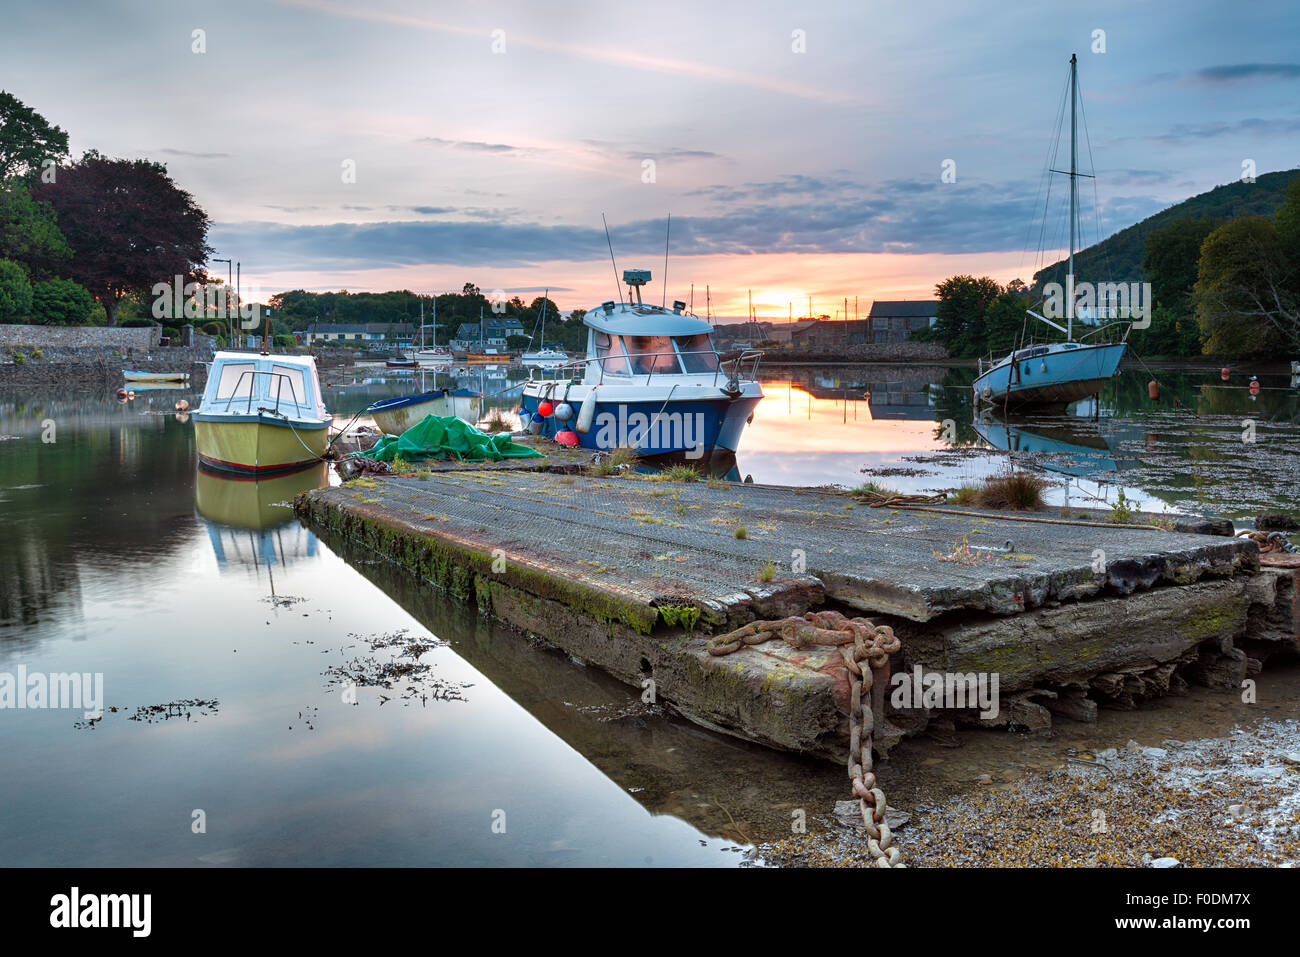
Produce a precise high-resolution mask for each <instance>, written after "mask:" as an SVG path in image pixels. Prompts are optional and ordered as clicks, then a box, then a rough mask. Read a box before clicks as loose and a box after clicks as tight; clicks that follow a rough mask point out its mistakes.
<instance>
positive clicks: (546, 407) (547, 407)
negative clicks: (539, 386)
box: [537, 402, 555, 418]
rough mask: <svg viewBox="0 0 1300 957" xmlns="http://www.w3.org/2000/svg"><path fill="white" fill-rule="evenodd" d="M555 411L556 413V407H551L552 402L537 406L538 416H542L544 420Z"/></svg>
mask: <svg viewBox="0 0 1300 957" xmlns="http://www.w3.org/2000/svg"><path fill="white" fill-rule="evenodd" d="M554 411H555V406H553V405H551V403H550V402H539V403H538V404H537V414H538V415H540V416H541V417H542V418H546V417H547V416H549V415H550V414H551V413H552V412H554Z"/></svg>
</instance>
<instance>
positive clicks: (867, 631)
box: [708, 611, 906, 867]
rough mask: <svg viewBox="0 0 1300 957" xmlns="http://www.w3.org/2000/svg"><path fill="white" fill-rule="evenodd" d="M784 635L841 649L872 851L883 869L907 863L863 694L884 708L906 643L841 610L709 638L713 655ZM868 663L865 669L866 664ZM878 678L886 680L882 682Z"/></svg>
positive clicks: (857, 793) (853, 754) (793, 642)
mask: <svg viewBox="0 0 1300 957" xmlns="http://www.w3.org/2000/svg"><path fill="white" fill-rule="evenodd" d="M775 638H779V639H781V640H782V641H784V642H785V643H786V644H788V645H790V646H792V647H794V648H807V647H809V646H810V645H828V646H835V647H838V648H839V652H840V656H841V657H842V658H843V659H844V668H845V671H846V673H847V675H848V679H849V759H848V771H849V779H850V781H851V782H852V787H853V796H854V797H856V798H857V799H858V808H859V810H860V811H861V812H862V823H863V824H864V825H865V826H866V829H867V849H868V851H870V853H871V857H872V859H873V860H874V861H875V863H876V865H877V866H878V867H905V866H906V865H904V864H903V863H902V853H901V852H900V851H899V849H898V848H897V847H895V846H894V835H893V833H892V832H891V831H890V829H889V825H888V824H887V823H886V822H885V807H886V802H885V792H884V791H883V790H881V789H880V788H879V787H878V786H877V782H876V775H875V771H874V763H873V759H872V755H871V746H872V734H873V732H874V731H875V710H874V709H873V708H872V707H866V708H864V707H863V706H862V696H863V692H864V691H865V692H867V693H868V694H871V695H874V696H875V698H874V700H875V701H876V702H878V703H879V704H880V705H881V706H882V708H883V703H884V698H883V695H884V690H885V682H884V678H885V674H884V672H885V671H886V670H887V669H888V667H889V656H890V655H892V654H893V653H894V652H896V651H898V649H899V647H901V644H900V642H899V640H898V638H897V636H896V635H895V634H894V630H893V629H892V628H890V627H889V626H888V625H873V624H872V623H871V622H870V621H868V620H867V619H865V618H845V617H844V616H843V615H841V614H840V613H839V612H837V611H814V612H809V613H808V614H807V615H806V616H803V617H798V616H791V617H789V618H783V619H781V620H779V621H754V622H750V623H749V624H748V625H745V626H744V627H743V628H738V629H736V630H735V631H733V632H730V633H728V634H725V635H719V636H716V637H713V638H710V639H709V642H708V650H709V654H711V655H715V656H722V655H729V654H731V653H732V652H735V651H739V650H740V649H741V648H743V647H746V646H751V645H758V644H762V643H763V642H765V641H771V640H772V639H775ZM864 661H865V662H866V663H867V667H866V668H865V669H864V668H863V667H862V662H864ZM877 677H879V678H880V679H881V680H880V681H877V680H876V678H877Z"/></svg>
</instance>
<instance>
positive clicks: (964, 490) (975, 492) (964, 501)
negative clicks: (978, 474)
mask: <svg viewBox="0 0 1300 957" xmlns="http://www.w3.org/2000/svg"><path fill="white" fill-rule="evenodd" d="M979 493H980V490H979V486H978V485H970V484H966V485H962V486H961V487H960V488H957V489H953V490H952V491H951V492H949V493H948V501H949V502H950V503H951V504H953V505H974V504H975V500H976V499H977V498H978V497H979Z"/></svg>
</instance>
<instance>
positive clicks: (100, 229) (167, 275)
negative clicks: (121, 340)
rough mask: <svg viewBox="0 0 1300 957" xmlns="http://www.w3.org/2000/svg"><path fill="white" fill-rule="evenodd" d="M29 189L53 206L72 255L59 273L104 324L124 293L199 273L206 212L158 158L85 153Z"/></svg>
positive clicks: (147, 291)
mask: <svg viewBox="0 0 1300 957" xmlns="http://www.w3.org/2000/svg"><path fill="white" fill-rule="evenodd" d="M33 195H34V196H35V198H36V199H38V200H41V201H45V202H49V203H50V204H51V205H52V206H53V207H54V209H55V212H56V213H57V214H58V217H59V228H60V229H61V230H62V231H63V235H64V236H65V237H66V238H67V240H68V243H69V244H70V245H71V246H72V249H73V253H74V255H73V258H72V261H71V262H70V263H69V264H68V266H67V268H66V269H65V272H66V273H67V274H68V276H69V277H70V278H72V279H75V280H77V281H78V282H80V283H81V284H82V285H83V286H85V287H86V288H87V289H89V290H90V292H91V294H92V295H94V297H95V298H96V299H97V300H99V302H100V303H102V304H103V306H104V309H105V312H106V313H107V315H108V324H109V325H110V326H111V325H115V324H116V322H117V307H118V305H119V303H121V301H122V299H123V297H125V296H127V295H128V294H131V293H135V294H136V295H138V296H140V297H142V298H143V297H150V295H151V290H152V288H153V286H154V284H156V283H159V282H172V281H173V279H172V277H173V276H175V275H180V276H182V277H184V278H185V280H186V281H202V280H203V279H204V278H205V277H204V276H203V272H202V268H201V267H202V264H203V263H205V262H206V261H207V259H208V257H209V256H210V255H211V253H212V250H211V249H210V248H209V247H208V245H207V242H206V240H207V233H208V215H207V213H205V212H204V211H203V209H202V208H201V207H200V206H199V205H198V204H197V203H195V202H194V198H193V197H192V196H190V194H189V193H187V192H185V191H184V190H183V189H181V188H180V187H178V186H177V185H176V184H175V183H174V182H173V181H172V179H171V177H170V176H168V175H167V168H166V167H165V166H163V165H162V164H161V163H154V162H150V161H149V160H112V159H107V158H105V157H103V156H100V155H99V154H98V153H95V152H94V151H91V152H89V153H87V154H86V155H85V156H83V157H82V158H81V160H80V161H78V162H76V163H74V164H72V165H71V166H68V167H65V168H62V169H60V170H59V171H58V176H57V179H56V181H55V182H53V183H41V184H39V185H38V186H37V187H35V189H34V191H33Z"/></svg>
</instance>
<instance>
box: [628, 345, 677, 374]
mask: <svg viewBox="0 0 1300 957" xmlns="http://www.w3.org/2000/svg"><path fill="white" fill-rule="evenodd" d="M623 341H624V344H625V345H626V346H627V355H628V359H629V360H630V361H631V363H632V371H633V372H634V373H635V374H637V375H649V374H651V373H658V374H659V375H676V374H678V373H680V372H681V371H682V370H681V367H680V366H679V365H678V363H677V353H676V352H674V351H673V341H672V339H671V338H670V337H668V336H624V337H623Z"/></svg>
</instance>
